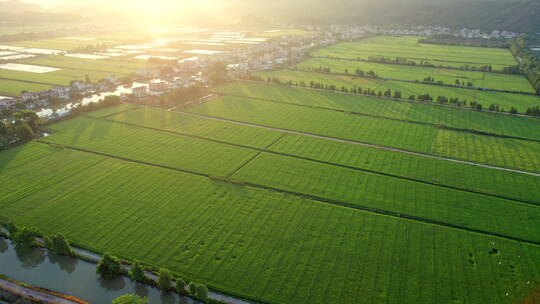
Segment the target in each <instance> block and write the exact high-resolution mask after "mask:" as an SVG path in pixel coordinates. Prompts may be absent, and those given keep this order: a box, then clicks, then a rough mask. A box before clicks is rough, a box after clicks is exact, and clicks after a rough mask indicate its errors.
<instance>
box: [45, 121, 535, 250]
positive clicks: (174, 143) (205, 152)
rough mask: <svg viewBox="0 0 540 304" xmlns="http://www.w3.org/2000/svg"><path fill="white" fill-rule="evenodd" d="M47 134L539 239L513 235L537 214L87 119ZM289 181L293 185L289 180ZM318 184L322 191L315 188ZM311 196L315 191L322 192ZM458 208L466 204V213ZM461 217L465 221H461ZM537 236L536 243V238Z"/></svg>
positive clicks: (64, 141) (139, 157) (153, 160)
mask: <svg viewBox="0 0 540 304" xmlns="http://www.w3.org/2000/svg"><path fill="white" fill-rule="evenodd" d="M51 128H52V129H54V130H56V131H57V133H55V134H54V135H52V136H50V137H48V138H46V139H44V140H43V141H45V142H48V143H53V144H60V145H65V146H68V147H74V148H77V149H84V150H87V151H92V152H98V153H105V154H108V155H113V156H116V157H122V158H127V159H131V160H135V161H142V162H145V163H149V164H155V165H160V166H167V167H171V168H177V169H181V170H182V169H185V170H190V171H194V172H196V173H203V174H213V175H219V176H223V177H226V176H229V174H231V173H232V172H238V173H237V174H235V175H233V176H232V177H233V178H239V179H240V180H242V181H245V182H252V183H255V184H259V185H263V186H270V187H277V188H279V189H285V190H291V191H295V192H300V193H305V194H312V195H316V196H321V197H325V198H329V199H334V200H338V201H342V202H344V203H347V204H351V205H360V206H368V207H374V208H381V209H386V210H389V211H393V212H399V213H405V214H409V215H414V216H420V217H424V218H428V219H432V220H437V221H442V222H447V223H450V224H457V225H463V226H466V227H470V228H475V229H479V230H483V231H490V232H495V233H500V234H502V235H507V236H513V237H518V238H522V239H528V240H534V241H538V242H539V243H540V227H537V228H538V231H536V230H534V229H528V232H524V231H521V229H520V228H516V227H522V225H523V224H525V225H524V226H525V227H534V224H532V223H531V224H530V225H529V224H527V222H528V221H530V220H533V219H534V220H535V219H536V216H538V217H540V206H526V205H521V204H519V203H516V202H510V201H504V200H500V199H496V198H493V197H484V196H478V195H472V194H467V193H463V192H458V191H455V190H449V189H441V188H440V187H433V186H430V185H425V184H419V183H415V182H410V181H406V180H403V179H397V178H391V177H385V176H380V175H374V174H369V173H364V172H358V171H354V170H350V169H344V168H337V167H335V166H329V165H321V164H317V163H313V162H309V161H303V160H298V159H291V158H290V157H285V156H277V155H266V154H262V155H260V156H257V158H255V160H254V161H251V162H249V163H248V165H247V166H245V167H244V166H243V164H244V163H245V162H246V161H249V160H250V159H252V158H253V157H255V156H256V155H257V153H256V152H255V151H252V150H249V149H240V148H236V147H232V146H229V145H224V144H216V143H212V142H207V141H202V140H198V139H192V138H188V137H182V136H176V135H169V134H162V133H159V132H156V131H151V130H146V129H142V128H138V127H132V126H126V125H122V124H119V123H112V122H106V121H101V120H95V119H90V118H77V119H72V120H69V121H65V122H62V123H59V124H56V125H53V126H52V127H51ZM217 151H219V153H218V152H217ZM266 166H268V167H266ZM237 168H241V169H240V171H236V169H237ZM306 171H311V172H316V173H318V174H319V176H320V180H319V181H318V182H317V181H315V180H314V179H317V177H312V178H307V177H306V178H303V177H304V176H306V175H307V174H306V173H305V172H306ZM278 172H279V173H278ZM302 173H303V174H302ZM289 176H292V177H293V178H291V180H289V179H288V177H289ZM331 180H333V181H335V182H337V183H338V185H339V186H337V187H336V188H339V189H337V190H336V189H334V188H333V186H332V184H333V183H332V182H331ZM303 183H306V184H303ZM322 184H327V185H326V187H322ZM314 189H322V192H320V191H314ZM353 189H356V190H353ZM397 192H399V193H400V196H399V199H397V201H398V202H396V201H395V200H396V198H395V196H394V194H395V193H397ZM413 202H414V204H413ZM463 202H466V203H465V205H463ZM497 208H500V210H502V211H503V212H499V214H495V213H496V212H497V211H499V210H498V209H497ZM462 209H465V210H468V211H469V212H470V213H469V214H467V213H466V212H465V211H463V210H462ZM460 210H461V211H460ZM441 211H442V214H441V213H440V212H441ZM536 213H538V214H536ZM486 214H490V216H488V219H489V220H488V221H486V222H482V220H481V219H482V218H483V217H484V216H485V215H486ZM504 216H506V217H508V218H505V219H504V220H502V221H501V222H503V223H504V225H500V224H497V223H495V224H494V223H491V222H490V221H491V219H493V218H497V219H499V220H500V219H501V218H503V217H504ZM513 221H517V222H513ZM516 223H519V225H518V224H516ZM537 235H538V239H536V238H535V237H536V236H537Z"/></svg>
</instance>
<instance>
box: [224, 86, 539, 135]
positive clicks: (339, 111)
mask: <svg viewBox="0 0 540 304" xmlns="http://www.w3.org/2000/svg"><path fill="white" fill-rule="evenodd" d="M223 95H225V96H234V97H240V98H246V99H254V100H261V101H265V102H274V103H279V104H285V105H292V106H298V107H306V108H311V109H317V110H324V111H333V112H338V113H343V114H347V115H356V116H365V117H370V118H376V119H386V120H391V121H399V122H405V123H410V124H417V125H422V126H429V127H434V128H437V129H443V130H450V131H455V132H462V133H471V134H475V135H480V136H492V137H498V138H510V139H518V140H525V141H533V142H540V139H532V138H526V137H519V136H512V135H504V134H498V133H491V132H484V131H478V130H474V129H463V128H456V127H451V126H447V125H443V124H436V123H429V122H421V121H415V120H408V119H400V118H392V117H386V116H380V115H374V114H366V113H361V112H356V111H349V110H342V109H336V108H328V107H323V106H314V105H304V104H297V103H292V102H286V101H281V100H276V99H271V98H262V97H250V96H245V95H240V94H223Z"/></svg>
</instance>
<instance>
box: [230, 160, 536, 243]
mask: <svg viewBox="0 0 540 304" xmlns="http://www.w3.org/2000/svg"><path fill="white" fill-rule="evenodd" d="M232 178H234V179H239V180H242V181H246V182H250V183H254V184H257V185H263V186H268V187H273V188H278V189H284V190H288V191H291V192H297V193H302V194H308V195H313V196H317V197H322V198H326V199H330V200H336V201H339V202H344V203H346V204H347V205H350V206H353V208H354V206H356V205H358V206H364V207H369V208H376V209H382V210H388V211H392V212H397V213H401V214H406V215H413V216H417V217H421V218H425V219H430V220H435V221H441V222H445V223H449V224H455V225H461V226H465V227H468V228H472V229H478V230H482V231H489V232H493V233H498V234H502V235H507V236H513V237H519V238H522V239H524V240H531V241H538V240H540V227H535V226H538V225H536V224H535V223H536V222H537V219H538V216H540V207H539V206H528V205H524V204H518V203H515V202H512V201H507V200H501V199H496V198H493V197H486V196H481V195H474V194H470V193H465V192H460V191H455V190H450V189H443V188H440V187H434V186H430V185H425V184H420V183H415V182H410V181H407V180H402V179H396V178H389V177H385V176H380V175H375V174H370V173H364V172H359V171H355V170H351V169H346V168H337V167H335V166H331V165H324V164H317V163H313V162H310V161H304V160H298V159H292V158H289V157H285V156H279V155H272V154H266V153H262V154H260V155H258V156H257V157H256V158H255V160H254V161H252V162H250V163H249V164H248V165H246V166H244V167H242V169H240V171H238V172H237V173H236V174H235V175H233V176H232Z"/></svg>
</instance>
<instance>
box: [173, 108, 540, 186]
mask: <svg viewBox="0 0 540 304" xmlns="http://www.w3.org/2000/svg"><path fill="white" fill-rule="evenodd" d="M179 112H180V113H184V114H191V115H195V116H200V117H206V118H210V119H215V120H221V121H226V122H231V123H237V124H241V125H245V126H252V127H257V128H262V129H268V130H274V131H280V132H285V133H289V134H297V135H303V136H309V137H313V138H319V139H325V140H330V141H336V142H342V143H348V144H353V145H359V146H364V147H370V148H375V149H381V150H387V151H394V152H400V153H406V154H411V155H416V156H422V157H429V158H435V159H440V160H446V161H451V162H455V163H461V164H466V165H473V166H478V167H484V168H489V169H495V170H502V171H508V172H515V173H521V174H527V175H532V176H540V173H537V172H532V171H524V170H517V169H510V168H505V167H498V166H492V165H486V164H481V163H475V162H471V161H466V160H460V159H455V158H449V157H442V156H436V155H432V154H426V153H420V152H413V151H408V150H404V149H398V148H392V147H387V146H380V145H374V144H369V143H365V142H360V141H354V140H348V139H342V138H337V137H330V136H324V135H318V134H313V133H307V132H301V131H295V130H289V129H283V128H277V127H269V126H264V125H260V124H254V123H249V122H244V121H239V120H232V119H227V118H222V117H216V116H211V115H207V114H199V113H191V112H184V111H179Z"/></svg>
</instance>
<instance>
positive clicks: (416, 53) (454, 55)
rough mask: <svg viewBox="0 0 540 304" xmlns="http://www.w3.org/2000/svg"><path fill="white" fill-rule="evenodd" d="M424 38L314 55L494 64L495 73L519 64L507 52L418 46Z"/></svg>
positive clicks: (385, 39) (348, 45)
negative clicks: (419, 41)
mask: <svg viewBox="0 0 540 304" xmlns="http://www.w3.org/2000/svg"><path fill="white" fill-rule="evenodd" d="M420 39H422V38H421V37H415V36H402V37H395V36H377V37H372V38H368V39H363V40H361V41H358V42H343V43H339V44H336V45H333V46H329V47H326V48H323V49H320V50H317V51H315V52H313V53H312V55H313V56H322V57H327V56H332V57H339V58H349V59H357V58H360V59H368V58H369V57H371V56H374V57H386V58H391V59H395V58H396V57H399V58H407V60H412V61H415V62H416V63H417V64H420V63H421V61H422V60H423V61H424V62H425V61H429V62H430V63H431V64H433V65H436V66H439V65H440V66H450V67H463V66H469V67H476V68H479V67H481V66H487V65H491V66H492V67H493V69H494V70H502V69H503V68H504V67H507V66H513V65H517V61H516V60H515V59H514V57H512V54H510V52H509V51H508V50H507V49H499V48H482V47H469V46H449V45H435V44H426V43H418V40H420Z"/></svg>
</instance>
